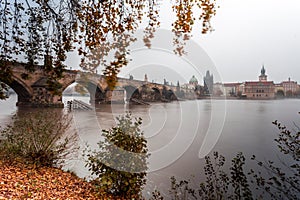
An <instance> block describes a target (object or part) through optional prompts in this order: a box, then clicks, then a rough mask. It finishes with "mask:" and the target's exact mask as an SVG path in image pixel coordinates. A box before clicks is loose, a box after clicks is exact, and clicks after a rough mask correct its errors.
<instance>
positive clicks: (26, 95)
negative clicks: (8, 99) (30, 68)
mask: <svg viewBox="0 0 300 200" xmlns="http://www.w3.org/2000/svg"><path fill="white" fill-rule="evenodd" d="M0 81H3V83H5V84H6V85H8V86H9V88H11V89H10V90H9V91H8V93H11V94H16V95H17V98H15V99H17V101H16V105H17V106H18V105H30V102H31V99H32V94H31V93H32V92H31V91H30V90H29V89H28V88H27V87H26V85H25V84H24V83H22V82H21V81H19V80H17V79H14V78H13V80H12V81H11V82H5V81H4V80H1V78H0Z"/></svg>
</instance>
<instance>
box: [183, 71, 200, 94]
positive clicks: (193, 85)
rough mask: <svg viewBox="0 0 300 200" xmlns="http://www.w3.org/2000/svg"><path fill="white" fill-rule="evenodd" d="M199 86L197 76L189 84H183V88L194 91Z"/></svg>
mask: <svg viewBox="0 0 300 200" xmlns="http://www.w3.org/2000/svg"><path fill="white" fill-rule="evenodd" d="M197 85H198V79H197V78H196V77H195V75H193V76H192V78H191V79H190V81H189V83H186V84H183V85H182V86H181V88H182V89H190V90H194V89H196V87H197Z"/></svg>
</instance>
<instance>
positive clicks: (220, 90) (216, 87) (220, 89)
mask: <svg viewBox="0 0 300 200" xmlns="http://www.w3.org/2000/svg"><path fill="white" fill-rule="evenodd" d="M224 93H225V91H224V85H223V84H222V83H214V84H213V95H214V96H217V97H220V96H224V95H225V94H224Z"/></svg>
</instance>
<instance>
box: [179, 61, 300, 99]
mask: <svg viewBox="0 0 300 200" xmlns="http://www.w3.org/2000/svg"><path fill="white" fill-rule="evenodd" d="M186 87H189V88H192V87H194V88H195V90H197V88H199V83H198V80H197V79H196V78H195V76H193V77H192V78H191V80H190V82H189V83H188V84H185V85H183V86H182V88H186ZM200 87H202V88H203V89H202V91H203V92H202V95H210V96H216V97H219V96H226V97H239V98H248V99H274V98H278V97H299V96H300V85H298V83H297V82H296V81H292V80H291V79H290V78H289V79H288V80H287V81H282V82H281V83H274V81H269V80H268V77H267V75H266V70H265V68H264V66H262V69H261V73H260V75H259V77H258V80H257V81H245V82H242V83H214V81H213V75H210V73H209V71H207V72H206V76H205V77H204V78H203V86H200Z"/></svg>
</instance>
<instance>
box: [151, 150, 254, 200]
mask: <svg viewBox="0 0 300 200" xmlns="http://www.w3.org/2000/svg"><path fill="white" fill-rule="evenodd" d="M224 164H225V157H223V156H222V155H219V154H218V153H217V152H214V153H213V157H212V158H211V156H206V157H205V166H204V173H205V176H206V180H205V182H202V183H200V187H199V188H193V187H191V186H190V181H189V180H181V181H177V180H176V178H175V177H171V190H170V195H171V197H172V199H178V200H179V199H181V200H185V199H195V200H196V199H207V200H216V199H252V193H251V191H250V189H249V185H248V180H247V178H246V175H245V174H244V172H243V171H244V170H243V166H244V164H245V157H244V156H243V154H242V153H238V154H237V155H236V157H234V158H233V159H232V166H231V167H230V174H231V176H229V175H228V174H227V173H225V172H224V171H223V169H222V168H223V166H224ZM231 191H233V192H231ZM152 195H153V197H152V199H158V198H154V193H153V194H152ZM158 197H160V196H158ZM160 198H162V197H160Z"/></svg>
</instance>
